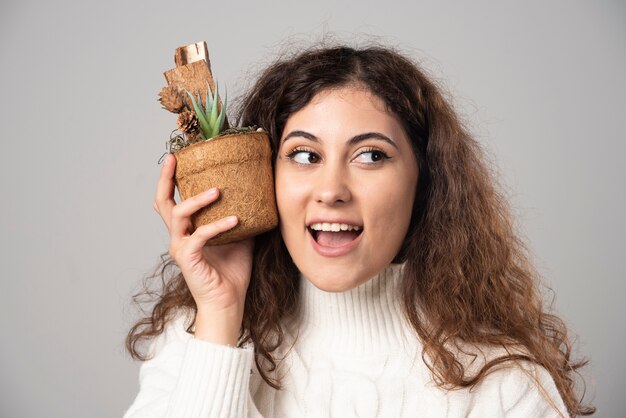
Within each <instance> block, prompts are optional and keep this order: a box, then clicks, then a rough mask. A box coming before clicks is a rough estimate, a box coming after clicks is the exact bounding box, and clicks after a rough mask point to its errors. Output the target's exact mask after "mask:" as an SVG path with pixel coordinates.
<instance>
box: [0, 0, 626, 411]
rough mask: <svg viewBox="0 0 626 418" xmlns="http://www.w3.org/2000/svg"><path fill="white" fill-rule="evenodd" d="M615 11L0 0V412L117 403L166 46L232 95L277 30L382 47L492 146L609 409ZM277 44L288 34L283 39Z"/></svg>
mask: <svg viewBox="0 0 626 418" xmlns="http://www.w3.org/2000/svg"><path fill="white" fill-rule="evenodd" d="M625 18H626V7H625V4H624V2H618V1H588V0H586V1H581V0H575V1H574V0H567V1H551V2H546V1H536V0H532V1H529V0H527V1H523V2H522V1H519V2H503V1H485V0H481V1H472V2H466V1H457V2H436V1H411V2H409V1H395V2H394V1H388V2H382V3H381V2H379V1H369V0H367V1H366V0H363V1H358V2H357V1H352V2H347V1H346V2H338V4H334V5H333V3H332V2H330V1H326V0H318V1H314V2H313V1H311V2H306V3H305V2H290V1H285V0H283V1H273V2H265V4H261V2H258V3H256V2H247V3H245V2H241V1H238V2H236V3H233V4H231V5H229V4H227V3H226V2H219V3H217V2H209V1H203V2H188V3H187V2H183V1H177V2H174V1H170V2H163V1H135V2H130V1H128V2H121V1H117V0H112V1H107V2H104V1H101V2H88V1H81V2H79V1H73V2H68V1H54V2H53V1H50V2H44V1H40V2H29V1H16V0H11V1H6V0H4V1H3V2H2V3H1V5H0V54H1V55H0V56H1V58H0V59H1V64H0V83H1V84H0V85H1V86H2V87H1V89H2V90H1V92H0V121H1V124H0V137H1V138H2V147H3V152H2V153H1V154H0V170H1V171H0V174H1V175H0V184H1V187H2V188H1V192H2V204H1V205H0V210H1V216H0V225H1V230H0V245H1V249H0V254H1V258H0V260H1V263H2V264H1V266H0V271H1V272H2V273H1V274H2V290H1V291H0V326H1V333H2V342H1V343H0V370H1V378H0V379H1V388H0V415H1V416H3V417H52V416H54V417H66V418H70V417H114V416H121V415H122V413H123V412H124V410H125V409H126V408H127V407H128V406H129V405H130V403H131V402H132V401H133V399H134V397H135V396H136V394H137V390H138V369H139V364H137V363H134V362H132V361H131V360H130V359H129V356H128V355H127V354H125V352H124V347H123V341H124V337H125V335H126V332H127V331H128V328H129V326H130V325H131V323H132V320H133V319H134V315H135V311H134V310H133V309H132V308H131V306H130V295H131V293H132V292H133V291H135V290H137V288H138V285H139V284H140V280H141V278H142V277H143V276H145V275H146V274H147V273H148V272H149V271H150V270H151V269H152V268H153V266H155V265H156V263H157V262H158V261H159V258H158V255H159V254H160V253H162V252H163V251H166V250H167V248H168V236H167V233H166V230H165V228H164V226H163V225H162V222H161V220H160V218H159V217H158V215H157V214H156V213H155V212H154V210H153V208H152V201H153V197H154V191H155V188H156V180H157V176H158V172H159V169H160V166H159V165H157V160H158V158H159V157H160V156H161V154H162V153H163V152H164V151H165V140H166V139H167V137H168V135H169V133H170V131H171V130H172V129H174V126H175V120H174V117H173V116H172V115H171V114H169V113H167V112H166V111H165V110H162V109H160V106H159V105H158V103H157V102H156V95H157V93H158V91H159V90H160V88H161V87H162V86H164V85H165V81H164V79H163V76H162V72H163V71H165V70H167V69H169V68H171V67H173V58H172V57H173V51H174V49H175V48H176V47H177V46H180V45H186V44H190V43H193V42H196V41H200V40H207V41H208V44H209V50H210V53H211V57H212V61H213V63H212V65H213V72H214V74H215V75H216V77H217V78H218V80H220V82H221V83H224V84H226V85H228V87H229V94H230V95H231V96H230V97H233V98H234V97H235V96H236V95H237V93H239V92H241V90H242V88H243V87H245V86H246V85H248V82H249V81H250V80H252V77H253V76H254V74H255V73H256V71H257V70H259V69H260V68H262V67H263V65H264V64H265V63H267V62H268V60H269V59H270V58H271V57H272V56H273V55H274V54H275V53H277V52H278V51H279V50H280V49H281V48H283V46H284V45H285V44H286V42H290V43H291V42H293V43H296V44H302V43H306V42H307V40H315V39H318V38H319V37H320V35H321V34H324V33H328V32H331V33H332V34H334V35H335V36H336V37H337V38H339V39H345V40H349V41H352V40H355V39H356V40H357V41H358V40H359V39H368V38H367V37H363V36H356V37H355V35H354V34H357V35H358V34H364V33H366V34H371V35H373V38H374V39H377V40H379V41H382V42H387V43H389V44H392V45H398V46H400V47H402V48H403V50H404V51H406V52H407V53H408V54H410V55H412V56H413V57H415V58H417V59H419V60H420V61H421V62H422V63H423V65H424V66H425V67H426V68H427V69H429V70H430V72H431V74H433V76H434V77H435V78H437V79H438V80H440V81H441V82H443V83H445V85H446V86H447V88H448V89H449V91H450V92H451V94H452V96H453V97H454V103H455V104H456V106H457V107H458V109H459V111H460V112H462V113H463V115H464V117H465V118H466V119H467V120H468V123H469V124H470V126H471V129H472V130H473V132H474V133H475V134H476V136H477V137H478V138H479V139H480V141H482V142H483V143H484V144H485V146H486V147H488V149H489V150H490V151H491V157H492V158H493V159H494V160H495V161H496V162H497V164H498V166H499V169H500V173H501V179H502V182H503V184H504V185H505V186H506V187H507V190H508V191H509V192H510V195H511V201H512V204H513V206H514V208H515V210H516V213H517V215H518V221H519V225H520V228H521V229H522V231H523V232H524V234H525V236H526V237H527V239H528V241H529V243H530V247H531V249H532V251H533V253H534V255H535V257H536V261H537V264H538V266H539V268H540V271H541V272H542V273H543V274H544V275H545V276H546V281H547V282H548V283H549V284H550V285H551V286H552V287H553V289H554V290H555V292H556V300H555V306H556V309H557V311H558V312H559V313H560V314H561V315H562V316H563V318H564V319H565V320H566V321H567V323H568V324H569V326H570V327H571V330H572V332H573V333H574V335H578V338H577V341H578V345H577V350H578V353H580V354H581V355H586V356H589V357H590V358H591V367H589V368H588V369H587V371H588V372H587V375H588V379H589V380H588V382H589V384H590V385H589V386H590V387H589V388H588V390H589V391H590V392H591V395H592V396H593V394H594V393H595V394H596V396H595V404H596V405H597V406H598V408H599V413H598V415H597V416H602V417H618V416H623V411H624V410H625V409H626V398H625V397H624V396H623V394H624V387H626V361H625V360H624V353H623V351H624V350H623V347H624V345H625V343H626V332H625V328H624V325H623V322H622V320H621V319H620V318H623V317H624V316H625V313H626V309H625V308H624V305H625V303H624V300H623V294H624V292H625V291H626V285H625V284H624V282H623V279H624V277H625V274H624V273H625V267H624V258H625V255H626V254H625V251H624V243H623V240H624V237H625V236H626V223H625V222H624V219H623V216H624V214H625V213H626V199H625V193H624V177H625V176H624V173H623V169H624V168H623V167H624V164H623V161H624V156H625V154H626V145H624V144H625V139H626V138H625V137H624V136H625V135H624V131H625V129H624V123H625V120H626V104H625V103H624V97H626V81H625V80H626V78H625V77H624V75H625V74H626V54H625V53H624V51H625V49H624V45H626V42H625V41H626V25H625V24H624V22H625ZM286 39H289V41H285V40H286Z"/></svg>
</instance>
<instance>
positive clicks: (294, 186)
mask: <svg viewBox="0 0 626 418" xmlns="http://www.w3.org/2000/svg"><path fill="white" fill-rule="evenodd" d="M275 176H276V179H275V183H274V186H275V190H276V191H275V193H276V205H277V206H278V214H279V216H280V217H281V223H284V222H285V221H287V222H289V221H291V220H295V218H296V217H297V215H298V214H303V211H302V201H303V196H304V193H305V185H304V184H303V183H302V182H300V181H298V179H297V178H295V176H293V175H288V174H287V173H285V172H284V171H283V170H280V169H277V170H276V175H275Z"/></svg>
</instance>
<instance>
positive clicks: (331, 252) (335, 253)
mask: <svg viewBox="0 0 626 418" xmlns="http://www.w3.org/2000/svg"><path fill="white" fill-rule="evenodd" d="M307 234H308V235H309V239H310V240H311V245H313V248H314V249H315V251H316V252H317V253H318V254H319V255H321V256H324V257H339V256H341V255H344V254H348V253H349V252H350V251H352V250H353V249H354V248H355V247H356V246H357V245H359V242H360V241H361V237H362V236H363V232H361V233H360V234H359V235H358V236H357V237H356V238H355V239H353V240H352V241H350V242H348V243H346V244H344V245H342V246H341V247H326V246H324V245H320V244H318V242H317V241H315V238H313V235H312V234H311V231H309V230H308V228H307Z"/></svg>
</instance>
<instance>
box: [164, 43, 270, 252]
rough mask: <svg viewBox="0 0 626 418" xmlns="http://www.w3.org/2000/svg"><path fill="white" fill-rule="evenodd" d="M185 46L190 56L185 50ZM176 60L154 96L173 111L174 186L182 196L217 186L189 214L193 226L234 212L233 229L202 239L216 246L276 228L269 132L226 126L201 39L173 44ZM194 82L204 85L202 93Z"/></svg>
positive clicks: (215, 84) (186, 196)
mask: <svg viewBox="0 0 626 418" xmlns="http://www.w3.org/2000/svg"><path fill="white" fill-rule="evenodd" d="M190 49H191V51H192V52H194V51H195V52H196V53H195V55H193V54H189V53H188V51H189V50H190ZM203 49H204V50H203ZM185 51H187V53H186V52H185ZM197 51H199V53H198V52H197ZM190 55H191V57H190ZM175 61H176V63H177V68H175V69H174V70H170V71H169V72H166V73H165V78H166V80H167V81H168V83H169V85H168V86H167V87H165V88H163V89H162V90H161V93H160V94H159V96H160V98H159V101H160V102H161V104H162V105H163V107H164V108H165V109H167V110H169V111H171V112H173V113H177V114H178V116H177V125H178V131H179V132H178V133H175V134H173V135H171V136H170V140H169V141H168V148H169V151H170V152H171V153H172V154H173V155H174V157H175V158H176V171H175V174H174V182H175V185H176V187H177V188H178V192H179V194H180V197H181V199H183V200H185V199H187V198H189V197H191V196H194V195H196V194H198V193H201V192H203V191H206V190H208V189H210V188H212V187H218V188H219V189H220V198H219V199H218V201H217V202H215V203H213V204H211V205H209V206H208V207H206V208H202V209H201V210H199V211H198V212H196V213H195V214H194V215H192V217H191V221H192V225H193V230H195V229H196V228H198V227H199V226H201V225H205V224H208V223H210V222H213V221H216V220H218V219H220V218H223V217H226V216H229V215H236V216H237V217H238V219H239V222H238V224H237V225H236V226H235V227H234V228H233V229H230V230H228V231H226V232H223V233H221V234H219V235H217V236H216V237H214V238H212V239H210V240H209V241H208V242H207V245H218V244H227V243H230V242H235V241H240V240H243V239H246V238H249V237H253V236H256V235H258V234H261V233H263V232H266V231H268V230H270V229H273V228H275V227H276V225H277V224H278V215H277V210H276V200H275V196H274V180H273V173H272V162H271V154H272V152H271V147H270V142H269V135H268V134H267V132H265V131H264V130H263V129H261V128H259V129H257V127H256V126H252V127H236V128H229V129H226V128H227V127H228V122H227V118H226V107H227V100H226V99H225V100H224V102H223V103H222V102H221V99H220V96H219V94H218V86H217V83H214V82H213V79H212V76H211V72H210V64H209V60H208V53H207V51H206V43H204V42H203V43H201V44H200V43H199V44H194V45H190V46H187V47H180V48H178V49H177V52H176V55H175ZM190 61H191V62H190ZM188 66H189V67H191V68H185V67H188ZM198 69H201V70H198ZM199 85H202V86H203V87H204V86H205V87H204V90H205V91H204V92H201V91H200V89H198V86H199ZM191 89H193V90H192V91H190V90H191ZM202 93H204V94H202ZM203 99H204V100H203ZM175 132H176V131H175Z"/></svg>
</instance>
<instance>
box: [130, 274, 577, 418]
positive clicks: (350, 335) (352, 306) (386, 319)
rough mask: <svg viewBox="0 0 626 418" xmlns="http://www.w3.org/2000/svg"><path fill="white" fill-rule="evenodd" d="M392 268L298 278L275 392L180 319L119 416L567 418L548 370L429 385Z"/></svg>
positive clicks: (239, 358)
mask: <svg viewBox="0 0 626 418" xmlns="http://www.w3.org/2000/svg"><path fill="white" fill-rule="evenodd" d="M401 269H402V266H398V265H392V266H391V267H389V268H388V269H386V270H385V271H383V272H382V273H380V274H379V275H377V276H376V277H374V278H373V279H372V280H370V281H368V282H367V283H365V284H363V285H361V286H359V287H357V288H355V289H352V290H350V291H347V292H343V293H329V292H324V291H322V290H319V289H318V288H316V287H315V286H313V285H312V284H311V283H310V282H309V281H308V280H307V279H306V278H304V277H301V287H300V289H301V296H300V297H301V300H300V302H301V303H300V306H301V310H300V312H299V313H298V315H297V319H296V320H292V321H290V322H289V323H285V324H284V330H285V333H286V337H287V340H286V342H285V344H283V345H282V346H281V349H279V350H278V352H275V353H274V356H275V358H277V361H278V368H277V371H276V372H274V374H273V375H272V376H276V373H280V374H282V376H283V379H282V384H283V390H280V391H277V390H275V389H273V388H272V387H271V386H269V385H267V384H266V383H265V381H263V379H262V378H261V377H260V375H259V373H258V370H257V369H256V366H255V364H254V360H253V351H252V346H251V345H248V346H247V347H245V348H231V347H228V346H225V345H219V344H213V343H210V342H208V341H203V340H200V339H196V338H194V336H193V335H192V334H189V333H187V332H186V331H185V329H186V328H187V326H188V325H189V324H190V323H191V320H192V318H191V316H190V315H182V314H181V315H180V316H178V317H177V319H176V320H175V321H172V322H171V323H169V324H168V326H167V327H166V329H165V332H164V333H163V334H161V335H160V336H159V337H158V338H156V339H155V340H154V341H153V343H152V344H151V346H150V352H151V353H154V354H155V356H154V358H153V359H151V360H148V361H146V362H144V363H143V364H142V366H141V369H140V373H139V382H140V390H139V394H138V395H137V397H136V399H135V401H134V402H133V404H132V405H131V406H130V408H129V409H128V410H127V411H126V413H125V415H124V417H125V418H139V417H149V418H155V417H175V418H185V417H266V418H268V417H272V418H278V417H290V418H292V417H340V418H348V417H362V418H364V417H372V418H374V417H390V418H397V417H475V418H479V417H480V418H484V417H505V416H506V417H520V418H522V417H523V418H532V417H560V416H568V415H567V411H566V408H565V405H564V404H563V401H562V399H561V397H560V395H559V393H558V391H557V389H556V386H555V384H554V381H553V380H552V378H551V376H550V375H549V373H548V372H547V371H546V370H545V369H543V368H541V367H538V366H533V365H531V364H530V363H523V364H522V365H519V366H517V367H512V368H506V369H501V370H498V371H496V372H494V373H492V374H490V375H489V376H488V377H487V378H485V379H484V380H483V381H482V382H481V383H480V384H479V385H478V386H476V387H475V389H474V390H472V391H471V392H470V391H469V390H468V389H460V390H455V391H449V392H446V391H444V390H442V389H440V388H438V387H437V386H436V385H435V383H434V382H433V380H432V376H431V373H430V370H429V369H428V368H427V367H426V365H425V364H424V362H423V360H422V357H421V348H422V347H421V345H420V342H419V341H418V339H417V338H416V337H415V336H414V335H415V334H414V332H413V331H412V328H410V327H409V325H408V324H407V322H406V320H405V319H404V316H403V313H402V311H401V310H400V309H401V308H400V303H399V297H398V294H397V285H398V282H399V277H400V272H401ZM298 333H299V335H298ZM296 336H297V338H295V337H296ZM294 340H295V344H294ZM290 348H291V350H289V349H290ZM495 354H496V352H495V351H494V352H493V353H492V354H491V355H495ZM488 356H489V355H488ZM283 357H284V358H283ZM483 360H484V359H483ZM531 374H534V376H535V377H536V379H537V380H538V382H539V383H540V386H538V385H537V384H536V383H535V382H534V380H533V379H532V378H531V377H530V375H531Z"/></svg>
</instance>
